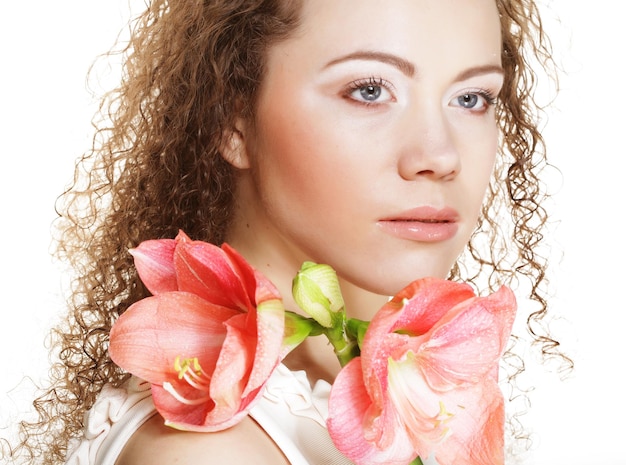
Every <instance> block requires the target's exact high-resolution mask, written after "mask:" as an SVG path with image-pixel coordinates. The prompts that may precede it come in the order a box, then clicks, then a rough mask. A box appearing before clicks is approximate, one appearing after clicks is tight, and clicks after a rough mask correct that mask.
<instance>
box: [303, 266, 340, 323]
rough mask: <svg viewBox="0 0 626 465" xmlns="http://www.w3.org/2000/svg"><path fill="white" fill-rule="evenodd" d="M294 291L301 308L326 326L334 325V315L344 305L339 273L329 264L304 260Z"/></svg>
mask: <svg viewBox="0 0 626 465" xmlns="http://www.w3.org/2000/svg"><path fill="white" fill-rule="evenodd" d="M292 292H293V298H294V299H295V301H296V303H297V304H298V305H299V306H300V308H301V309H302V310H304V311H305V312H306V313H307V314H309V315H310V316H311V317H312V318H313V319H314V320H315V321H317V322H318V323H319V324H320V325H322V326H324V327H325V328H330V327H332V326H333V316H334V315H336V314H337V312H338V311H340V310H342V309H343V307H344V302H343V296H342V295H341V289H340V288H339V281H338V279H337V273H335V270H333V268H332V267H330V266H329V265H323V264H317V263H313V262H304V263H303V264H302V268H300V271H298V274H297V275H296V277H295V278H294V280H293V287H292Z"/></svg>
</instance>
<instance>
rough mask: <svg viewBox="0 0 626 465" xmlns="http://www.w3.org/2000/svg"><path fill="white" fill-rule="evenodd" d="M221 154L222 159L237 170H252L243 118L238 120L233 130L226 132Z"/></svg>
mask: <svg viewBox="0 0 626 465" xmlns="http://www.w3.org/2000/svg"><path fill="white" fill-rule="evenodd" d="M220 153H221V155H222V158H224V160H226V161H227V162H228V163H230V164H231V165H233V166H234V167H235V168H238V169H240V170H243V169H247V168H250V159H249V158H248V151H247V147H246V140H245V123H244V122H243V120H242V119H241V118H237V121H235V126H234V127H233V128H232V129H230V130H228V131H225V132H224V135H223V137H222V146H221V147H220Z"/></svg>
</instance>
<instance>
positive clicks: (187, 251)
mask: <svg viewBox="0 0 626 465" xmlns="http://www.w3.org/2000/svg"><path fill="white" fill-rule="evenodd" d="M176 240H177V244H178V245H177V247H176V253H175V255H174V264H175V267H176V274H177V277H178V286H179V289H180V290H181V291H186V292H190V293H192V294H196V295H198V296H199V297H202V298H203V299H206V300H208V301H209V302H213V303H215V304H217V305H222V306H224V307H231V308H239V309H242V310H248V309H250V308H252V307H253V302H252V301H251V296H253V295H254V289H255V286H256V283H255V280H254V270H253V269H252V267H251V266H250V265H248V264H247V263H246V262H245V261H244V260H243V259H241V261H242V263H240V262H239V260H238V258H235V262H236V263H235V264H233V261H232V260H231V257H232V256H236V257H239V256H238V254H236V252H234V250H232V249H230V248H229V252H228V253H227V252H225V250H223V249H221V248H220V247H217V246H216V245H213V244H210V243H208V242H203V241H192V240H191V239H189V238H188V237H187V236H185V235H184V234H183V233H181V234H179V236H178V237H177V238H176ZM251 290H252V292H251V293H250V291H251Z"/></svg>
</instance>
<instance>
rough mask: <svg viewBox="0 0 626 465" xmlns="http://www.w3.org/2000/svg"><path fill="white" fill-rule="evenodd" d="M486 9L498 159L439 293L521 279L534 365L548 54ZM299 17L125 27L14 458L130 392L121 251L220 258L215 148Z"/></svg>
mask: <svg viewBox="0 0 626 465" xmlns="http://www.w3.org/2000/svg"><path fill="white" fill-rule="evenodd" d="M496 3H497V6H498V9H499V12H500V17H501V25H502V35H503V50H502V62H503V66H504V69H505V84H504V89H503V91H502V93H501V96H500V98H499V102H498V106H497V110H496V111H497V118H498V122H499V125H500V130H501V131H500V133H501V139H500V142H501V143H500V157H499V161H498V164H497V168H496V170H495V174H494V178H493V181H492V183H491V186H490V189H489V192H488V195H487V199H486V201H485V204H484V208H483V211H482V214H481V218H480V219H479V224H478V227H477V229H476V231H475V233H474V235H473V236H472V238H471V240H470V242H469V244H468V247H467V249H466V251H465V253H464V254H463V255H462V257H461V258H460V260H459V262H458V263H457V264H456V265H455V266H454V268H453V270H452V272H451V275H450V278H451V279H464V280H466V281H468V282H470V283H473V284H474V285H475V286H476V287H477V288H484V287H485V286H481V285H479V284H484V283H485V284H486V287H487V288H489V289H493V288H495V287H496V286H498V285H499V284H502V283H510V282H512V281H513V280H516V279H520V277H526V278H528V282H529V283H530V288H529V292H528V297H529V301H531V302H535V303H536V308H535V309H534V310H532V311H531V312H529V313H528V315H529V316H528V322H527V325H528V330H529V333H530V334H531V337H532V338H533V339H534V341H535V342H536V343H537V344H539V345H540V346H541V348H542V351H543V352H544V353H545V354H547V355H555V356H560V357H563V359H565V357H564V356H562V355H560V353H559V351H558V343H557V342H556V341H554V340H553V339H552V338H551V337H550V336H549V333H548V331H547V330H546V329H545V328H543V325H541V324H540V323H541V321H542V319H543V318H544V317H545V315H546V314H547V303H546V291H545V289H544V281H545V269H546V263H545V260H544V259H543V258H542V257H541V256H540V255H538V253H537V252H536V250H537V249H538V245H539V244H540V243H541V241H542V239H543V236H542V229H543V228H544V226H545V223H546V220H547V215H546V211H545V208H544V207H543V206H542V202H543V200H544V199H545V197H546V195H547V194H546V193H545V192H544V191H545V190H544V189H543V186H542V184H541V182H540V179H539V175H540V172H541V170H542V169H543V168H544V167H545V166H546V165H547V161H546V155H545V150H544V143H543V140H542V137H541V134H540V132H539V129H538V111H539V108H538V106H537V105H536V103H535V101H534V98H533V95H534V90H535V87H536V84H537V80H538V77H539V75H538V74H537V73H538V71H547V75H548V76H554V73H553V72H552V71H553V68H552V67H551V64H552V63H553V62H552V60H551V50H550V45H549V42H548V41H547V38H546V37H545V34H544V31H543V28H542V25H541V21H540V18H539V14H538V10H537V6H536V5H535V3H534V1H533V0H496ZM300 6H301V0H300V1H296V0H189V1H185V2H170V1H168V0H152V1H151V2H149V5H148V7H147V9H146V11H145V12H143V13H142V14H141V15H140V16H138V17H137V18H136V19H135V20H134V21H133V22H132V23H131V25H132V27H131V36H130V39H129V41H128V42H127V43H125V44H124V45H123V47H122V49H121V50H119V51H118V52H111V53H121V54H122V55H123V57H124V66H123V76H122V81H121V84H120V85H119V87H117V89H115V90H114V91H112V92H110V93H108V94H106V95H105V97H104V98H103V100H102V103H101V106H100V114H101V115H102V119H101V120H100V121H99V122H97V123H94V126H95V136H94V140H93V145H92V149H91V150H90V151H89V152H88V153H86V154H85V155H84V156H83V157H82V158H81V159H80V160H79V162H78V163H77V166H76V171H75V176H74V182H73V185H72V187H71V188H70V189H68V190H67V191H66V192H65V193H64V194H63V195H62V196H61V197H60V198H59V200H58V203H57V210H58V212H59V219H58V220H57V226H58V229H57V233H58V234H57V255H58V256H59V257H60V258H61V259H62V260H65V261H66V262H67V263H68V264H69V265H70V266H71V267H72V269H73V270H74V273H75V275H74V277H73V281H72V283H73V285H72V289H71V296H70V300H69V302H68V303H69V307H70V312H69V313H68V315H67V318H66V319H65V321H64V323H63V324H62V325H60V326H59V327H57V328H55V329H54V330H53V337H54V340H55V346H54V347H55V349H56V350H57V351H58V352H57V354H58V361H57V362H56V363H55V364H54V365H53V368H52V370H51V384H50V385H49V387H48V388H47V389H46V390H44V392H43V393H42V394H41V396H40V397H38V398H37V399H36V400H35V401H34V406H35V409H36V411H37V412H38V414H39V420H38V421H36V422H33V423H28V422H23V423H22V424H21V425H20V438H19V441H18V444H16V445H15V446H14V447H13V449H12V450H10V451H8V452H7V453H8V454H9V455H10V456H12V457H21V458H22V459H24V460H25V461H28V462H30V463H45V464H58V463H63V461H64V458H65V455H66V451H67V448H68V444H69V442H70V440H71V439H72V438H75V437H77V436H79V435H80V434H81V430H82V428H83V416H84V413H85V412H86V411H87V410H88V409H89V408H90V407H91V406H92V405H93V403H94V402H95V400H96V397H97V395H98V393H99V392H100V390H101V389H102V387H103V385H104V384H105V383H113V384H114V385H119V384H120V383H122V382H123V381H124V380H125V379H126V378H127V377H128V375H127V374H125V373H124V372H123V371H122V370H121V369H120V368H119V367H117V366H116V365H115V364H114V363H113V362H112V361H111V359H110V358H109V356H108V352H107V348H108V334H109V331H110V329H111V326H112V324H113V323H114V321H115V320H116V318H117V317H118V316H119V315H120V314H121V313H123V312H124V311H125V309H127V308H128V307H129V306H130V305H131V304H132V303H134V302H136V301H138V300H139V299H142V298H143V297H146V296H147V295H148V292H147V290H146V289H145V287H144V286H143V285H142V283H141V281H140V280H139V278H138V276H137V274H136V271H135V268H134V265H133V261H132V257H131V256H130V254H129V252H128V250H129V249H131V248H133V247H135V246H136V245H137V244H139V243H140V242H142V241H144V240H147V239H155V238H167V237H173V236H175V235H176V233H177V231H178V230H179V229H182V230H184V231H185V232H186V233H187V234H188V235H189V236H191V237H193V238H194V239H198V240H205V241H209V242H212V243H215V244H220V243H221V242H223V239H224V234H225V230H226V227H227V225H228V224H229V220H230V214H231V211H232V208H231V207H232V202H233V190H234V189H233V183H234V180H233V173H232V169H231V166H230V165H229V164H228V163H227V162H225V161H224V160H223V158H222V157H221V156H220V154H219V147H220V146H221V145H222V142H223V140H222V138H223V135H224V134H225V133H227V132H228V131H229V130H231V129H232V128H234V122H235V120H234V118H235V117H236V116H237V115H244V116H245V117H251V116H252V115H253V113H254V106H255V100H256V93H257V89H258V87H259V83H260V82H261V79H262V76H263V71H264V70H263V67H264V61H265V60H264V58H265V54H266V51H267V49H268V47H269V46H270V45H271V44H272V43H275V42H276V41H280V40H281V39H284V38H285V37H288V35H289V34H290V33H292V32H293V31H294V30H295V29H296V28H297V27H298V13H299V10H300ZM503 212H508V215H506V217H507V218H511V224H510V226H511V227H510V228H507V227H506V223H503V221H502V218H503V216H505V215H504V213H503ZM521 370H523V367H521V368H519V370H518V371H521Z"/></svg>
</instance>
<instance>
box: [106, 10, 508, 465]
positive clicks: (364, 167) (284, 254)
mask: <svg viewBox="0 0 626 465" xmlns="http://www.w3.org/2000/svg"><path fill="white" fill-rule="evenodd" d="M500 47H501V37H500V23H499V19H498V13H497V9H496V6H495V3H494V2H493V1H492V0H465V1H463V2H458V1H455V0H393V2H391V3H390V0H341V1H337V0H307V1H306V2H304V6H303V11H302V21H301V26H300V28H299V29H298V31H297V32H296V33H295V34H294V35H293V36H292V37H291V38H289V39H287V40H285V41H283V42H281V43H278V44H276V45H274V46H273V47H272V48H271V49H270V51H269V56H268V63H267V73H266V75H265V76H264V81H263V83H262V86H261V90H260V95H259V101H258V107H257V112H256V115H255V119H254V121H244V120H241V121H239V122H238V126H237V131H235V132H234V133H233V134H232V135H231V137H230V138H229V140H228V142H227V143H226V145H225V147H224V148H223V151H222V152H223V156H224V157H225V158H226V159H227V160H228V161H229V162H230V163H231V164H233V166H235V167H236V168H237V169H238V180H237V191H236V199H237V208H236V212H235V217H234V221H233V223H232V226H231V228H230V230H229V232H228V235H227V242H229V243H230V244H231V245H232V246H234V247H235V248H236V249H237V250H238V251H239V252H240V253H242V254H243V255H244V257H246V259H248V260H249V261H250V263H251V264H252V265H253V266H255V267H256V268H257V269H259V270H260V271H261V272H263V273H265V274H266V275H267V276H268V277H269V279H270V280H272V281H273V282H274V284H275V285H276V286H277V287H278V289H279V291H280V292H281V294H282V295H283V297H284V300H285V306H286V308H288V309H294V310H295V309H297V306H296V305H295V303H294V302H293V301H292V299H291V280H292V279H293V276H294V275H295V273H296V271H297V270H298V269H299V268H300V266H301V264H302V262H303V261H305V260H313V261H316V262H320V263H328V264H330V265H332V266H333V267H334V268H335V269H336V270H337V272H338V274H339V276H340V280H341V285H342V290H343V292H344V298H345V300H346V305H347V307H346V308H347V309H348V312H349V313H350V315H351V316H353V317H357V318H362V319H371V317H372V315H373V314H374V313H375V312H376V310H378V308H380V306H381V305H382V304H383V303H384V302H386V300H387V299H388V296H389V295H392V294H395V293H396V292H397V291H399V290H400V289H402V288H403V287H404V286H405V285H407V284H408V283H409V282H411V281H413V280H415V279H418V278H421V277H425V276H438V277H445V276H446V275H447V273H448V270H449V269H450V267H451V266H452V264H453V263H454V261H455V260H456V258H457V256H458V255H459V253H460V252H461V250H462V249H463V247H464V246H465V244H466V243H467V241H468V239H469V236H470V234H471V233H472V231H473V229H474V227H475V224H476V220H477V218H478V214H479V210H480V206H481V203H482V201H483V197H484V193H485V189H486V187H487V185H488V182H489V179H490V176H491V173H492V170H493V163H494V160H495V155H496V150H497V134H498V133H497V127H496V122H495V117H494V108H493V106H492V105H490V104H489V102H488V100H490V99H491V98H492V97H493V98H495V97H497V94H498V93H499V91H500V88H501V85H502V80H503V76H502V72H501V69H500V64H501V63H500ZM368 86H371V88H368ZM486 94H488V96H487V95H486ZM372 96H373V97H372ZM423 206H430V207H435V208H443V207H448V208H451V209H453V210H454V211H455V212H456V215H455V222H456V228H455V233H454V234H453V235H452V236H451V237H446V238H445V240H437V241H434V242H433V241H420V240H409V239H406V238H401V237H398V236H397V235H394V234H390V233H389V232H388V231H387V230H385V229H384V228H381V224H380V221H381V220H383V219H388V218H399V217H401V216H402V215H404V212H406V211H407V210H410V209H413V208H416V207H423ZM286 363H287V365H288V366H289V367H290V368H292V369H300V368H306V369H307V374H308V375H309V377H310V378H311V380H316V379H320V378H323V379H326V380H328V381H331V382H332V380H333V379H334V377H335V376H336V374H337V372H338V370H339V365H338V363H337V362H336V359H335V356H334V354H333V353H332V350H331V349H330V347H329V346H328V345H327V343H326V342H325V341H324V340H323V339H322V338H310V339H308V340H307V341H306V342H305V343H304V344H303V345H302V346H300V347H299V348H298V349H296V351H294V353H293V354H292V355H290V357H289V358H288V359H287V360H286ZM156 421H157V420H152V421H150V422H149V423H148V424H147V425H146V426H144V427H142V428H141V429H140V430H139V431H138V432H137V433H136V434H135V436H133V438H132V439H131V441H130V442H129V444H128V445H127V448H126V450H125V453H124V455H123V456H122V457H121V458H120V460H118V465H128V464H135V463H154V464H157V465H158V464H161V463H163V464H165V463H173V458H174V457H176V458H177V459H178V461H179V463H202V462H198V461H199V460H200V461H204V462H206V457H207V456H210V457H211V461H210V463H212V464H213V463H216V464H220V463H229V464H230V463H233V461H234V462H235V463H247V462H245V460H247V459H248V458H249V457H250V456H249V455H244V454H252V455H253V456H254V457H255V458H254V463H272V464H280V463H286V460H285V459H284V457H282V455H281V454H280V452H279V451H277V450H274V451H273V453H270V452H269V450H268V448H269V449H272V448H275V446H274V445H273V443H272V442H271V440H270V439H269V438H268V437H267V436H266V435H265V433H264V432H263V431H262V430H260V428H258V426H256V424H255V423H254V422H252V420H249V421H246V422H244V423H242V424H241V425H238V426H236V427H234V428H232V429H229V430H227V431H224V432H222V433H219V437H220V438H221V439H219V440H218V439H216V438H217V437H218V435H213V434H210V435H204V436H203V437H198V436H197V435H194V434H188V433H186V434H180V433H177V432H175V431H167V429H164V428H163V427H159V426H158V425H155V424H154V423H155V422H156ZM216 441H217V442H216ZM238 441H245V444H246V447H245V448H241V447H228V446H227V444H229V443H231V442H232V443H233V444H237V443H238ZM199 443H202V444H203V445H202V447H199V446H196V444H199ZM239 443H241V442H239ZM143 444H149V447H144V446H143ZM225 444H226V445H225ZM218 449H219V451H220V452H219V454H213V452H207V451H213V450H218ZM148 455H149V457H148ZM265 457H268V461H267V462H266V461H265ZM250 463H252V462H250Z"/></svg>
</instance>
